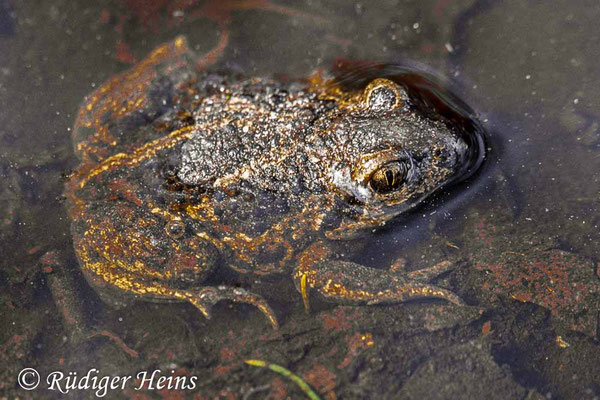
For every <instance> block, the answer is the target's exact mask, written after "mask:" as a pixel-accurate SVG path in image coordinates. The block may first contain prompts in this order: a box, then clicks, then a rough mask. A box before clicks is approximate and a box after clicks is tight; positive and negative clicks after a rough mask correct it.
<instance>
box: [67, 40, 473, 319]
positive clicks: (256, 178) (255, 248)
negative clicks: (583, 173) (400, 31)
mask: <svg viewBox="0 0 600 400" xmlns="http://www.w3.org/2000/svg"><path fill="white" fill-rule="evenodd" d="M197 65H198V63H197V58H196V56H195V55H194V54H193V52H192V51H190V49H189V48H188V47H187V44H186V41H185V39H184V38H182V37H179V38H177V39H175V40H174V41H173V42H170V43H166V44H164V45H162V46H159V47H158V48H157V49H155V50H154V51H153V52H152V53H151V54H150V55H149V56H148V57H147V58H146V59H144V60H143V61H141V62H140V63H138V64H137V65H135V66H133V67H132V68H131V69H130V70H128V71H126V72H124V73H122V74H120V75H117V76H115V77H114V78H112V79H111V80H109V81H108V82H106V83H105V84H103V85H102V86H100V87H99V88H98V89H97V90H96V91H95V92H93V93H92V94H91V95H89V96H88V97H86V99H85V101H84V104H83V105H82V107H81V109H80V111H79V114H78V116H77V120H76V122H75V128H74V131H73V141H74V146H75V152H76V154H77V156H78V158H79V159H80V165H79V167H78V168H77V170H76V171H75V173H74V174H73V177H72V178H71V179H70V181H69V182H68V183H67V185H66V197H67V199H68V209H69V216H70V218H71V219H72V234H73V239H74V246H75V250H76V254H77V257H78V260H79V263H80V265H81V269H82V271H83V273H84V275H85V277H86V278H87V280H88V281H89V282H90V283H91V284H92V285H93V286H94V287H95V288H96V289H97V290H98V292H99V294H100V295H101V297H103V298H104V299H106V300H107V301H109V302H111V303H115V304H120V303H121V302H123V299H125V298H129V297H132V296H133V297H137V298H142V299H147V300H159V301H160V300H166V301H183V302H189V303H191V304H193V305H194V306H195V307H197V308H198V310H200V311H201V312H202V313H203V314H204V315H205V316H206V317H209V316H210V311H211V307H212V306H213V305H214V304H215V303H217V302H219V301H221V300H230V301H234V302H240V303H249V304H252V305H254V306H256V307H257V308H258V309H259V310H260V311H261V312H262V313H264V314H265V316H266V317H267V318H268V320H269V321H270V323H271V324H272V325H273V326H274V327H275V328H276V327H277V319H276V317H275V314H274V312H273V311H272V309H271V308H270V307H269V305H268V304H267V302H266V301H265V300H264V299H263V297H262V296H260V295H258V294H256V293H253V292H252V291H251V290H249V289H248V288H243V287H234V286H228V285H222V284H220V283H219V282H218V277H219V271H220V270H222V269H223V268H228V269H230V270H233V271H235V273H237V274H256V275H266V274H287V275H289V276H290V277H291V278H292V279H293V280H294V282H295V285H296V287H297V288H298V291H299V292H300V293H301V295H302V298H303V300H304V303H305V305H306V306H307V307H308V298H309V296H314V295H318V296H321V297H323V298H324V299H326V300H329V301H333V302H340V303H348V304H365V305H372V304H382V303H398V302H403V301H405V300H408V299H414V298H423V297H424V298H429V297H433V298H441V299H445V300H447V301H449V302H452V303H455V304H462V301H461V300H460V298H459V297H458V296H457V295H455V294H454V293H452V292H451V291H449V290H447V289H444V288H441V287H438V286H435V285H432V284H430V283H429V282H430V281H431V280H432V279H433V278H434V277H436V276H438V275H439V274H440V273H442V272H443V271H445V270H447V269H448V268H449V267H450V263H449V262H442V263H440V264H438V265H436V266H434V267H431V268H427V269H421V270H417V271H413V272H402V271H398V270H395V269H390V270H387V271H386V270H380V269H375V268H368V267H366V266H363V265H359V264H357V263H355V262H352V261H350V260H346V259H344V258H341V257H338V256H339V255H340V250H339V249H340V244H341V243H345V242H346V241H347V240H348V239H351V238H355V237H357V236H358V235H360V234H361V233H365V232H366V233H369V232H371V231H372V230H373V229H376V228H378V227H381V226H382V225H384V224H385V223H386V222H387V221H390V220H391V219H393V218H394V217H396V216H398V215H400V214H403V213H406V212H407V211H409V210H411V209H413V208H414V207H416V206H417V205H419V204H420V203H421V202H423V200H424V199H426V198H428V197H429V196H430V195H432V194H433V193H435V192H437V191H439V190H440V189H441V188H443V187H445V186H447V185H448V184H450V183H452V182H456V181H458V180H461V179H463V178H465V177H466V176H468V175H469V174H471V173H472V172H473V171H474V170H475V169H477V167H478V165H479V162H480V160H481V154H480V153H481V149H480V147H481V146H480V144H481V138H475V139H473V137H469V134H467V133H465V132H461V131H460V129H457V128H456V127H454V126H452V124H450V123H448V122H447V121H444V120H443V119H435V118H431V117H429V116H427V115H425V114H424V113H422V112H420V111H419V108H418V107H416V104H415V102H414V101H413V99H412V98H411V96H410V93H409V91H408V90H407V88H406V87H405V86H404V85H402V84H401V83H397V82H395V81H394V80H392V79H386V78H375V79H372V80H371V81H370V82H368V83H367V84H366V85H364V86H363V87H361V88H359V89H348V88H346V87H344V86H343V85H341V84H338V83H336V81H335V79H326V78H325V77H323V74H322V73H315V74H314V75H313V76H311V77H310V78H309V79H305V80H300V81H278V80H275V79H269V78H244V77H235V76H226V75H224V74H217V73H211V72H210V71H206V70H200V69H199V68H197ZM471 136H472V135H471ZM474 143H475V145H474ZM478 143H479V147H478V146H477V144H478ZM474 147H476V148H474ZM478 160H479V161H478ZM215 277H216V279H215ZM207 280H210V281H211V282H214V281H215V280H216V281H217V283H216V284H212V283H211V284H210V285H208V284H207V283H206V282H207ZM123 295H124V296H123Z"/></svg>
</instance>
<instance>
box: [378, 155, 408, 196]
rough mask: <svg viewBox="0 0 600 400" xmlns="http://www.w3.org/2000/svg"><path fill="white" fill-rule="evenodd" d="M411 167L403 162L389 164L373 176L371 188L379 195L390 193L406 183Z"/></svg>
mask: <svg viewBox="0 0 600 400" xmlns="http://www.w3.org/2000/svg"><path fill="white" fill-rule="evenodd" d="M409 167H410V166H409V165H408V164H407V163H405V162H402V161H392V162H389V163H387V164H385V165H383V166H381V167H380V168H378V169H376V170H375V172H373V173H372V174H371V176H370V177H369V186H370V187H371V189H373V191H375V192H377V193H381V194H386V193H390V192H392V191H394V190H396V189H398V188H399V187H400V186H401V185H402V184H403V183H404V181H405V180H406V176H407V175H408V169H409Z"/></svg>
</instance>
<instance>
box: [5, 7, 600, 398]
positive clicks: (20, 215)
mask: <svg viewBox="0 0 600 400" xmlns="http://www.w3.org/2000/svg"><path fill="white" fill-rule="evenodd" d="M4 3H6V4H4ZM4 3H3V4H0V52H1V53H2V54H3V55H4V57H2V58H1V59H0V121H1V122H2V123H1V124H0V125H1V126H0V174H1V176H2V178H3V185H1V186H0V240H1V243H0V248H1V252H2V254H3V255H5V256H4V258H3V261H2V268H1V271H0V287H1V288H2V291H1V292H0V297H1V299H2V301H1V303H0V304H2V307H1V308H0V309H1V310H2V314H1V315H2V317H3V325H4V326H5V327H7V329H4V330H3V331H2V334H0V359H2V363H1V364H2V365H3V368H0V393H2V395H6V396H8V397H9V398H12V397H14V396H19V397H21V398H24V397H26V396H27V394H28V392H25V391H23V390H22V389H20V388H19V387H18V386H17V385H16V378H17V376H18V374H19V371H21V370H22V369H23V368H25V367H33V368H36V369H38V370H39V371H40V374H41V375H43V376H45V375H47V374H48V373H50V372H51V371H56V370H61V371H63V372H67V373H68V372H69V371H76V372H77V373H78V375H79V376H83V375H85V373H86V372H87V371H89V370H90V369H91V368H96V369H99V370H100V371H101V375H109V374H114V375H122V376H125V375H132V376H135V374H136V373H137V372H138V371H150V372H152V371H154V370H155V369H161V370H163V372H165V371H168V372H166V373H165V375H171V374H175V375H181V376H187V377H189V376H197V377H198V380H197V387H196V388H195V389H194V390H193V391H190V390H179V391H176V392H174V391H171V393H167V392H168V390H167V391H157V390H145V391H143V395H144V396H148V397H149V398H163V397H168V396H181V398H194V395H196V396H197V398H215V397H216V398H244V396H245V397H246V398H274V399H276V398H286V397H290V398H300V397H301V396H303V393H304V392H303V391H302V390H301V389H299V387H298V386H297V385H296V384H294V383H293V382H292V381H291V380H289V379H288V378H287V377H285V376H283V375H280V374H278V373H276V372H273V371H271V370H268V369H262V368H252V367H251V366H249V365H247V364H245V363H244V360H247V359H259V360H265V361H268V362H272V363H275V364H278V365H282V366H284V367H286V368H287V369H289V370H290V371H292V372H294V373H295V374H297V375H298V376H299V377H301V378H302V379H303V380H304V381H306V382H308V384H309V385H311V387H312V388H313V389H314V390H315V392H318V393H319V395H320V397H321V398H324V399H326V398H329V399H332V398H398V397H402V398H482V397H484V396H485V397H487V398H526V397H527V396H529V397H528V398H541V397H540V396H546V397H552V398H584V399H585V398H590V399H591V398H594V397H595V396H596V397H597V396H600V392H599V390H600V389H599V387H598V385H597V377H598V376H599V375H600V371H599V370H598V369H599V368H600V364H599V363H598V362H597V360H598V356H599V355H600V354H599V350H598V345H597V343H596V335H597V329H598V309H599V304H598V303H599V300H598V299H599V298H600V296H598V292H599V290H600V285H599V282H598V275H597V274H598V272H597V265H596V264H597V260H598V251H597V245H596V243H597V242H598V240H599V239H600V237H599V235H600V234H599V232H600V230H599V229H598V224H599V213H598V205H599V202H598V193H599V189H600V187H599V183H598V182H599V180H600V177H599V176H598V173H599V172H598V171H600V168H599V167H600V165H598V164H599V162H600V157H598V142H599V137H600V136H599V132H600V131H599V130H598V122H597V120H598V116H597V110H598V96H597V91H594V90H592V88H595V87H597V86H598V83H599V82H598V79H599V76H598V73H597V72H596V71H597V68H596V59H597V57H598V55H599V49H598V43H599V41H598V40H595V39H597V38H598V36H600V32H599V31H598V25H597V24H596V23H595V21H596V20H597V18H598V14H599V13H600V7H598V5H597V4H596V3H594V2H589V4H588V2H585V1H584V2H580V3H577V4H574V3H572V2H568V1H558V2H554V3H552V4H550V3H548V4H547V3H544V2H534V3H531V2H526V1H522V0H521V1H517V0H512V1H507V2H491V1H473V0H459V1H453V2H444V1H437V0H431V1H429V0H427V1H422V2H416V1H410V0H406V1H400V2H399V1H377V2H371V3H361V2H342V1H328V2H303V1H284V0H281V1H276V0H272V1H271V2H256V3H252V2H247V3H239V2H233V1H231V2H229V1H227V2H215V1H201V0H199V1H191V2H188V3H186V4H183V5H180V4H179V3H177V4H175V3H173V4H166V3H165V4H163V3H162V2H136V1H130V2H118V1H115V2H108V3H106V4H104V5H103V6H100V5H89V4H88V3H86V2H79V1H76V2H70V3H69V4H61V3H43V4H26V3H18V2H4ZM142 3H143V4H142ZM244 4H245V5H244ZM274 4H276V5H277V6H281V7H275V6H274ZM7 10H8V11H7ZM296 11H297V12H296ZM7 12H8V16H7ZM4 21H8V22H6V23H5V22H4ZM7 27H8V28H10V29H8V28H7ZM224 32H228V36H226V38H227V41H223V40H222V38H223V33H224ZM179 34H185V35H186V36H187V37H188V39H189V41H190V43H191V44H192V45H193V47H194V48H195V50H197V51H198V52H199V53H203V52H206V51H208V50H210V49H211V48H214V46H215V45H216V44H219V43H221V44H224V47H223V48H224V53H223V55H222V56H221V59H220V62H219V65H218V66H217V67H216V68H217V69H220V70H227V71H233V72H234V73H235V72H240V71H241V72H243V73H244V75H251V76H265V75H270V76H272V75H280V76H282V77H283V78H285V77H305V76H307V75H309V74H310V73H311V72H312V71H313V70H314V69H316V68H319V67H324V68H326V69H328V70H332V69H333V70H335V69H336V68H341V67H343V64H340V63H339V62H338V63H337V64H336V63H335V61H336V60H338V61H339V60H340V59H344V60H363V62H383V63H386V64H382V65H383V66H382V67H381V68H382V69H380V70H379V72H377V73H378V74H379V73H380V72H381V71H383V75H384V76H395V75H398V73H399V71H398V70H394V69H390V68H392V67H390V66H389V65H413V64H412V63H416V65H419V66H427V67H426V70H427V71H434V73H433V74H429V73H427V74H424V75H425V76H427V77H429V78H428V79H432V80H433V81H440V80H441V81H442V82H444V85H443V86H448V87H449V88H450V90H451V92H452V93H456V94H457V95H458V96H459V97H460V99H462V100H464V102H465V103H467V104H469V105H470V106H471V107H472V108H473V109H474V110H475V112H476V113H477V114H478V115H479V118H478V120H480V121H482V125H483V127H484V128H485V130H486V132H487V136H486V147H487V148H488V149H487V153H488V156H487V159H486V162H485V163H484V164H483V168H482V170H481V172H480V173H478V174H477V175H476V176H474V177H472V178H471V179H469V180H468V181H467V182H463V183H461V184H459V185H458V186H456V187H454V189H451V190H448V191H446V192H444V193H442V194H440V195H439V196H437V197H436V198H435V199H433V200H432V201H431V202H428V204H425V205H424V207H420V208H419V209H418V210H416V211H415V212H414V213H411V215H410V216H409V217H401V218H399V219H397V220H396V221H394V222H393V223H391V224H389V226H386V228H385V229H383V230H381V231H380V232H378V233H376V234H373V235H372V236H370V237H369V240H368V241H365V242H364V243H363V245H364V246H365V249H364V251H362V252H361V253H360V255H359V256H358V257H357V260H359V261H360V262H362V263H364V264H366V265H368V266H372V267H378V268H384V269H385V268H388V265H390V264H392V263H395V265H396V266H398V267H401V268H402V267H403V268H406V269H407V270H412V269H415V268H425V267H429V266H432V265H435V264H437V263H439V262H442V261H451V262H452V263H453V264H454V265H455V268H454V269H453V270H452V271H450V272H448V273H447V274H445V275H442V276H441V277H439V278H438V279H437V280H436V281H435V283H436V284H437V285H439V286H441V287H451V288H453V290H454V291H456V293H457V294H458V295H459V296H460V297H461V298H462V299H464V300H465V301H466V303H467V304H468V305H469V306H468V307H462V308H457V307H454V306H452V305H449V304H447V303H444V302H438V301H436V300H432V301H417V302H411V303H407V304H401V305H392V306H385V307H353V306H340V305H337V306H332V305H328V304H326V303H319V302H314V303H311V312H310V314H308V315H306V314H305V312H304V310H303V304H302V298H301V296H300V295H299V294H298V293H297V291H296V288H295V287H294V285H293V284H292V283H291V282H290V281H289V280H288V279H283V278H262V279H258V280H257V281H248V282H246V281H244V280H242V281H240V282H239V283H240V284H242V285H243V286H244V287H246V286H248V285H251V286H252V288H253V290H255V291H257V292H260V293H267V294H269V293H272V294H273V296H272V297H273V304H272V306H273V308H274V309H275V310H276V312H277V313H278V315H279V316H280V317H281V321H280V322H281V330H280V334H278V335H277V334H274V333H272V332H270V331H268V330H266V327H267V325H266V324H265V321H264V319H263V317H262V316H261V315H260V314H259V313H258V312H257V311H256V310H255V309H253V308H252V307H249V306H248V307H246V306H240V305H236V306H231V305H229V304H227V303H221V304H219V305H218V306H217V308H216V309H215V310H214V314H213V318H212V319H211V320H206V319H204V318H203V317H202V316H201V315H200V314H199V313H198V312H197V311H196V310H195V309H194V308H193V307H192V306H191V305H185V304H154V303H147V302H140V303H135V304H133V305H130V306H128V307H124V308H121V309H114V308H112V307H109V306H106V305H105V304H104V303H103V302H102V301H100V300H99V299H98V297H97V295H96V294H95V292H93V291H92V290H91V289H90V287H89V286H88V285H87V284H86V283H85V281H84V280H83V279H82V277H81V276H80V275H78V267H77V261H76V259H75V257H74V254H73V251H72V241H71V235H70V232H69V222H68V220H67V218H66V213H65V211H64V204H63V198H62V190H63V184H64V180H65V178H64V176H65V175H68V174H69V171H70V169H71V168H74V167H75V165H76V163H77V161H76V159H75V157H74V155H73V150H72V147H71V146H72V145H71V138H70V134H71V132H70V129H71V127H72V125H73V121H74V119H75V112H76V110H77V108H78V106H79V105H80V102H81V100H82V99H83V97H84V96H85V95H86V94H88V93H90V92H91V91H92V90H93V89H94V88H96V87H98V86H99V85H100V84H101V82H104V81H105V80H106V79H107V78H108V77H110V76H112V75H113V74H115V73H117V72H119V71H122V70H124V69H125V68H127V67H128V66H129V65H130V63H131V62H133V61H134V60H140V59H141V58H143V57H144V56H145V55H146V54H148V52H149V51H150V50H151V49H152V48H154V47H155V46H156V45H157V44H159V43H162V42H166V41H168V40H171V39H173V37H175V36H177V35H179ZM220 39H221V41H220ZM409 60H410V61H409ZM387 63H392V64H387ZM386 65H387V66H386ZM394 68H395V67H394ZM341 69H343V68H341ZM418 69H420V70H423V67H419V68H418ZM400 74H401V75H402V76H403V77H404V78H406V79H407V80H406V82H408V83H409V84H413V85H415V87H419V88H420V89H419V90H420V93H426V92H427V90H429V89H427V90H424V89H423V87H422V86H419V85H422V83H423V82H422V81H419V80H416V79H414V80H413V79H412V78H410V74H407V73H405V72H404V70H402V72H400ZM433 76H441V77H442V78H441V79H439V78H433ZM352 81H353V82H354V81H357V80H356V79H354V78H352ZM426 87H427V88H428V87H429V86H426ZM431 92H432V94H435V95H436V96H440V97H443V98H444V99H445V103H449V104H456V105H458V108H459V109H460V110H467V109H466V108H465V107H464V106H463V105H462V103H461V102H460V101H458V100H456V99H455V98H454V97H448V96H449V95H448V94H447V93H446V91H439V90H437V89H436V90H431ZM429 99H430V97H428V96H424V97H423V98H422V99H421V100H422V101H423V106H424V107H426V108H428V107H429V108H432V109H434V110H435V112H436V113H442V114H446V115H452V116H453V117H452V118H454V119H453V121H454V123H459V125H464V123H465V119H464V118H465V117H468V116H469V115H470V113H471V111H460V112H458V111H457V109H456V108H455V107H450V108H448V109H446V108H444V107H441V108H440V105H439V104H437V103H436V102H433V103H432V102H431V101H428V100H429ZM448 113H449V114H448ZM447 118H448V117H447ZM470 129H471V128H470ZM65 270H66V271H67V272H71V273H72V274H70V275H72V281H70V282H71V283H67V285H66V287H62V290H63V291H64V292H68V291H70V289H71V287H70V286H74V287H75V288H76V289H77V293H78V297H77V299H79V300H77V301H78V305H79V306H81V307H82V308H83V309H84V310H85V312H86V315H85V321H84V324H85V326H88V327H92V328H94V327H96V328H97V329H100V330H99V332H100V333H99V334H96V335H95V336H93V337H91V338H90V337H87V336H85V335H84V336H85V337H83V338H79V339H77V340H79V341H78V342H77V341H76V339H75V338H74V337H73V336H74V334H73V327H74V326H75V327H76V326H79V325H78V324H77V323H76V324H75V325H69V323H68V321H69V317H70V316H69V315H61V311H60V310H61V309H63V308H61V307H60V304H59V305H58V306H57V302H58V303H60V302H61V300H63V298H62V297H61V296H60V292H61V290H60V289H61V286H60V285H58V284H55V283H53V282H55V279H54V278H55V276H53V275H54V274H57V273H62V272H63V271H65ZM67 282H69V281H67ZM53 285H54V286H57V285H58V286H59V290H58V291H57V290H50V289H51V287H52V286H53ZM54 289H56V288H54ZM57 292H58V293H59V294H58V295H57V294H56V293H57ZM64 300H65V301H66V298H65V299H64ZM97 333H98V331H97ZM171 371H174V372H172V373H171ZM133 388H134V386H131V387H128V388H126V389H125V390H124V391H123V390H115V391H114V392H111V395H113V397H111V398H131V397H135V396H136V395H137V396H139V395H140V392H138V391H135V390H134V389H133ZM32 393H33V395H34V397H35V398H58V397H60V396H59V394H58V393H57V392H56V391H48V390H46V389H42V388H39V389H37V390H36V391H34V392H32ZM70 396H71V397H73V398H93V397H94V394H93V392H92V391H83V392H82V391H79V392H77V391H75V392H71V393H70ZM201 396H204V397H201Z"/></svg>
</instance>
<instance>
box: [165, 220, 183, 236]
mask: <svg viewBox="0 0 600 400" xmlns="http://www.w3.org/2000/svg"><path fill="white" fill-rule="evenodd" d="M165 231H166V232H167V235H169V237H170V238H172V239H179V238H181V237H182V236H183V235H184V234H185V225H184V223H183V222H181V221H179V220H172V221H169V222H168V223H167V225H166V226H165Z"/></svg>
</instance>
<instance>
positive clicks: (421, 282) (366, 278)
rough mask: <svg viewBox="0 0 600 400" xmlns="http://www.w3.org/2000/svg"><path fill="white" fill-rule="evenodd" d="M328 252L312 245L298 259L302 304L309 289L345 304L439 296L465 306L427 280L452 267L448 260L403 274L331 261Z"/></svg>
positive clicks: (298, 286) (455, 296)
mask: <svg viewBox="0 0 600 400" xmlns="http://www.w3.org/2000/svg"><path fill="white" fill-rule="evenodd" d="M327 255H328V254H327V251H326V250H325V248H324V247H323V246H322V245H313V246H311V248H309V249H308V250H307V251H306V252H305V253H303V254H302V255H301V256H300V258H299V264H298V267H297V269H296V271H295V272H294V281H295V283H296V287H297V288H298V290H299V291H300V292H301V293H302V296H303V298H304V302H305V306H308V299H307V291H308V290H309V289H312V290H316V291H317V292H318V293H320V294H321V295H322V296H323V297H324V298H325V299H327V300H331V301H335V302H340V303H347V304H366V305H371V304H386V303H387V304H392V303H400V302H403V301H406V300H410V299H416V298H440V299H444V300H447V301H449V302H451V303H454V304H457V305H464V303H463V301H462V300H461V299H460V298H459V297H458V296H457V295H455V294H454V293H452V292H451V291H449V290H447V289H443V288H440V287H438V286H434V285H431V284H429V283H428V282H429V281H430V280H431V279H433V278H435V277H436V276H438V275H440V274H441V273H443V272H444V271H447V270H448V269H449V268H450V267H451V263H449V262H442V263H440V264H437V265H435V266H433V267H431V268H426V269H422V270H418V271H413V272H408V273H405V272H396V271H394V270H390V271H382V270H379V269H374V268H368V267H365V266H363V265H360V264H357V263H354V262H350V261H339V260H330V259H328V258H327Z"/></svg>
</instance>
